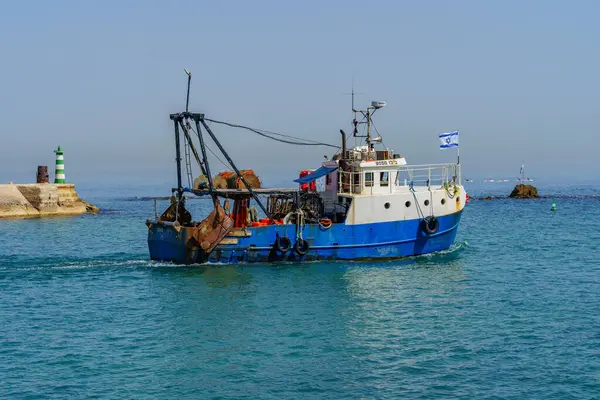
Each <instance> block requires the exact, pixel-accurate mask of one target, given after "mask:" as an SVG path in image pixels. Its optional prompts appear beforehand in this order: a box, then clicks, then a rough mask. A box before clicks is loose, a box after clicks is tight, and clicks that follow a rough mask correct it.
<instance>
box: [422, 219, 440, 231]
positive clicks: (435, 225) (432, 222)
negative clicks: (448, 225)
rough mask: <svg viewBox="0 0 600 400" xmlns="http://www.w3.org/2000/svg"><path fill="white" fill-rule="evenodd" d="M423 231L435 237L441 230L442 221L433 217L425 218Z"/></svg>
mask: <svg viewBox="0 0 600 400" xmlns="http://www.w3.org/2000/svg"><path fill="white" fill-rule="evenodd" d="M421 229H422V230H423V232H425V233H426V234H427V235H433V234H434V233H436V232H437V231H438V229H440V221H439V220H438V219H437V218H436V217H434V216H433V215H432V216H429V217H425V218H423V221H421Z"/></svg>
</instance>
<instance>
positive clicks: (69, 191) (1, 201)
mask: <svg viewBox="0 0 600 400" xmlns="http://www.w3.org/2000/svg"><path fill="white" fill-rule="evenodd" d="M95 211H97V208H95V207H94V206H91V205H89V204H88V203H86V202H85V201H83V200H81V199H80V198H79V196H78V195H77V192H76V191H75V185H73V184H68V183H65V184H50V183H31V184H23V185H18V184H13V183H9V184H0V218H11V217H16V218H23V217H45V216H52V215H77V214H85V213H86V212H95Z"/></svg>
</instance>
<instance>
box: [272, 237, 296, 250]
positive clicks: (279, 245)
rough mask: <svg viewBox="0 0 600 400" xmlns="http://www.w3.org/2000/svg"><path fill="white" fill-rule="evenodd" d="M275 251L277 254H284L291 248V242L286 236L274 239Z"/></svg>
mask: <svg viewBox="0 0 600 400" xmlns="http://www.w3.org/2000/svg"><path fill="white" fill-rule="evenodd" d="M274 246H275V250H277V251H278V252H280V253H282V254H285V253H287V252H288V250H289V249H290V248H291V247H292V241H291V240H290V238H289V237H287V236H277V239H275V245H274Z"/></svg>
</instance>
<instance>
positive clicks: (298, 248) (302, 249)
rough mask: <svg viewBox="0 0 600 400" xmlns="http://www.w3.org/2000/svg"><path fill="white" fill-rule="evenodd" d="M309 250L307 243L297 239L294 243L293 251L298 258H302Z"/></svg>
mask: <svg viewBox="0 0 600 400" xmlns="http://www.w3.org/2000/svg"><path fill="white" fill-rule="evenodd" d="M309 249H310V245H309V244H308V242H307V241H306V240H304V239H298V240H297V241H296V243H294V251H295V252H296V254H298V255H299V256H303V255H305V254H306V253H308V250H309Z"/></svg>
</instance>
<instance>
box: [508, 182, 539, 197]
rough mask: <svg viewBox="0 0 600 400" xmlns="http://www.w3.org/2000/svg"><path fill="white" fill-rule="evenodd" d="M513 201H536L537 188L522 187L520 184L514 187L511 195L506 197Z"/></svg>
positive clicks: (530, 186) (537, 195)
mask: <svg viewBox="0 0 600 400" xmlns="http://www.w3.org/2000/svg"><path fill="white" fill-rule="evenodd" d="M508 197H512V198H513V199H537V198H539V197H540V195H539V194H538V191H537V188H536V187H535V186H533V185H524V184H522V183H520V184H518V185H517V186H515V188H514V189H513V191H512V193H511V194H510V195H509V196H508Z"/></svg>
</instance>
